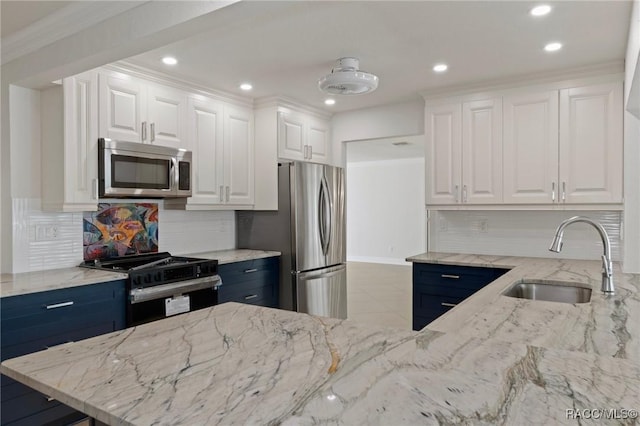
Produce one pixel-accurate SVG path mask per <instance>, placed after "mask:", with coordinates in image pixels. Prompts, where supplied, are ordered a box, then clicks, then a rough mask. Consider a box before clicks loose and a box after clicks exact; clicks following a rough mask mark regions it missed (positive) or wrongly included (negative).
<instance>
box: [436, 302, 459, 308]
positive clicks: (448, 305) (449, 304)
mask: <svg viewBox="0 0 640 426" xmlns="http://www.w3.org/2000/svg"><path fill="white" fill-rule="evenodd" d="M440 304H441V305H442V306H446V307H447V308H453V307H454V306H458V304H457V303H447V302H442V303H440Z"/></svg>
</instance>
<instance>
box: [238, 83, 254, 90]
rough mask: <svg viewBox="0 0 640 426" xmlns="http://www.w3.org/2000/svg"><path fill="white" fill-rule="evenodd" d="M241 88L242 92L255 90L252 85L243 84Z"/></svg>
mask: <svg viewBox="0 0 640 426" xmlns="http://www.w3.org/2000/svg"><path fill="white" fill-rule="evenodd" d="M240 88H241V89H242V90H245V91H246V90H251V89H253V86H252V85H251V83H242V84H241V85H240Z"/></svg>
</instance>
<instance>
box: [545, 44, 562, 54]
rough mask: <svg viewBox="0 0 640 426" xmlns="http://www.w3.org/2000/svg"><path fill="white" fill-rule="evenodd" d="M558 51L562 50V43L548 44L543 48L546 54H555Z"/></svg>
mask: <svg viewBox="0 0 640 426" xmlns="http://www.w3.org/2000/svg"><path fill="white" fill-rule="evenodd" d="M560 49H562V43H558V42H553V43H549V44H547V45H546V46H545V47H544V50H546V51H547V52H556V51H558V50H560Z"/></svg>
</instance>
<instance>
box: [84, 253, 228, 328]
mask: <svg viewBox="0 0 640 426" xmlns="http://www.w3.org/2000/svg"><path fill="white" fill-rule="evenodd" d="M79 266H81V267H84V268H93V269H102V270H110V271H120V272H127V273H128V275H129V277H128V279H127V293H128V301H127V307H126V312H127V320H126V321H127V322H126V324H127V327H130V326H134V325H139V324H144V323H147V322H151V321H155V320H158V319H162V318H166V317H168V316H172V315H177V314H181V313H185V312H190V311H195V310H198V309H203V308H208V307H210V306H214V305H216V304H217V303H218V286H220V285H221V284H222V280H221V279H220V277H219V276H218V261H217V260H209V259H198V258H192V257H181V256H171V255H170V254H169V253H166V252H165V253H153V254H142V255H135V256H123V257H120V258H113V259H108V260H91V261H86V262H83V263H81V264H80V265H79Z"/></svg>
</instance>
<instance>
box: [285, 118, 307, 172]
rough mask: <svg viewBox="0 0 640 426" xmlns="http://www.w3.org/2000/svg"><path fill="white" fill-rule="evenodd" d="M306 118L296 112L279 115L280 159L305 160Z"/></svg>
mask: <svg viewBox="0 0 640 426" xmlns="http://www.w3.org/2000/svg"><path fill="white" fill-rule="evenodd" d="M306 144H307V141H306V140H305V137H304V118H303V117H302V116H301V115H300V114H297V113H294V112H290V113H289V112H288V113H284V112H279V113H278V157H280V158H285V159H288V160H304V159H305V153H304V150H305V145H306Z"/></svg>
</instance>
